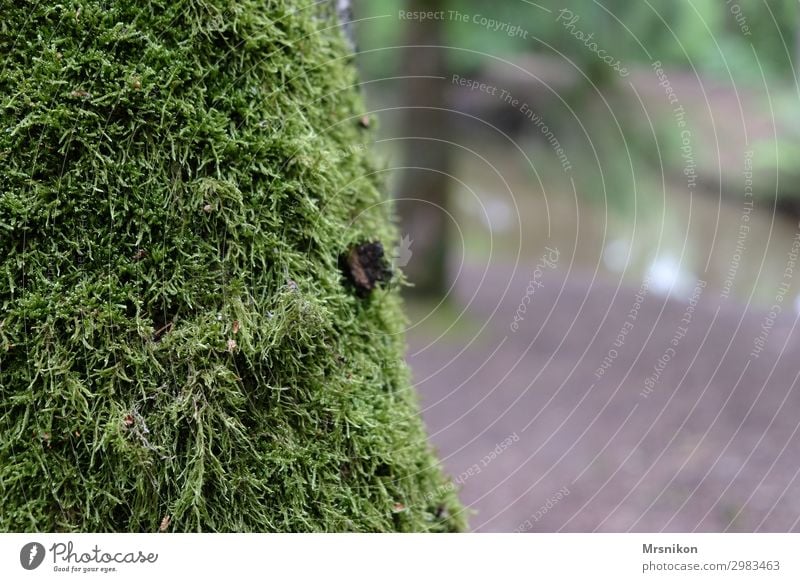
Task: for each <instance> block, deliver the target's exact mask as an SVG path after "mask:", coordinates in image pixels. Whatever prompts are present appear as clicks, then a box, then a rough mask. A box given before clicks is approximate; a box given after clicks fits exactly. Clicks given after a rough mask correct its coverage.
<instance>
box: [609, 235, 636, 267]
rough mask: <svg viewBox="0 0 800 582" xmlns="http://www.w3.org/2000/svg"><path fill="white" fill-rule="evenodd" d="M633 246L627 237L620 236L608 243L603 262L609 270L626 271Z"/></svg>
mask: <svg viewBox="0 0 800 582" xmlns="http://www.w3.org/2000/svg"><path fill="white" fill-rule="evenodd" d="M630 254H631V246H630V244H629V243H628V241H626V240H625V239H622V238H618V239H616V240H613V241H611V242H610V243H608V244H607V245H606V248H605V249H604V250H603V262H604V263H605V265H606V268H607V269H608V270H609V271H617V272H619V271H624V270H625V267H627V266H628V263H629V261H630V259H631V257H630Z"/></svg>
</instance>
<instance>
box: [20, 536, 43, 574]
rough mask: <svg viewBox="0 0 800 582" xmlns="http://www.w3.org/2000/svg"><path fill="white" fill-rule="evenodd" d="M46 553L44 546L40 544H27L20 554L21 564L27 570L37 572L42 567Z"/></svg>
mask: <svg viewBox="0 0 800 582" xmlns="http://www.w3.org/2000/svg"><path fill="white" fill-rule="evenodd" d="M44 553H45V552H44V546H43V545H42V544H40V543H39V542H30V543H27V544H25V545H24V546H22V549H21V550H20V552H19V563H20V564H22V567H23V568H25V569H26V570H35V569H36V568H38V567H39V566H41V565H42V562H43V561H44Z"/></svg>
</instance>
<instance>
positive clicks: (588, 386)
mask: <svg viewBox="0 0 800 582" xmlns="http://www.w3.org/2000/svg"><path fill="white" fill-rule="evenodd" d="M532 270H533V266H532V265H531V266H529V267H526V268H522V269H517V270H516V272H514V270H513V269H512V268H511V266H503V265H499V264H494V265H492V266H491V267H490V269H489V270H488V272H487V273H481V272H480V271H482V269H481V270H477V269H470V268H466V270H465V271H464V273H463V274H462V276H461V277H460V278H459V283H458V285H457V287H456V289H455V292H454V294H453V295H452V296H451V301H450V306H449V307H447V308H442V307H440V308H439V309H438V310H436V309H433V308H431V311H430V313H428V312H427V311H426V308H425V307H424V306H421V305H412V306H411V307H412V310H411V313H412V315H413V317H412V320H417V321H420V320H422V319H424V320H425V321H422V322H421V323H419V324H417V325H413V326H411V327H410V329H409V331H408V339H409V344H410V349H409V356H408V360H409V362H410V364H411V366H412V369H413V372H414V377H415V382H416V385H417V389H418V391H419V393H420V395H421V401H422V405H423V417H424V419H425V421H426V424H427V426H428V430H429V432H430V436H431V441H432V442H433V444H434V446H435V447H436V448H437V449H438V451H439V454H440V455H441V457H442V458H443V460H444V464H445V466H446V468H447V470H448V472H449V473H450V474H451V475H452V477H453V478H454V479H456V480H457V481H458V482H459V485H460V487H461V498H462V500H463V502H464V503H465V504H467V505H468V506H469V508H470V509H472V510H475V511H476V513H475V514H474V515H473V516H472V518H471V526H472V528H473V529H474V530H477V531H514V530H517V529H523V530H526V531H545V532H550V531H581V532H583V531H614V532H618V531H692V530H697V531H723V530H727V531H787V530H793V531H798V530H800V526H798V520H800V479H798V475H800V435H798V434H797V433H798V427H800V424H799V423H800V414H798V410H800V390H799V389H797V379H798V375H800V358H799V357H798V354H800V337H798V333H797V332H796V331H795V325H796V323H797V316H796V313H795V311H794V310H793V309H792V306H791V298H790V297H787V298H786V299H787V301H786V303H785V304H784V309H783V312H782V313H781V314H780V315H779V316H778V317H777V318H776V319H775V320H774V322H773V321H772V319H771V318H769V317H768V313H767V311H765V310H763V309H762V308H754V307H748V306H747V305H745V304H743V303H737V302H736V301H735V300H734V299H733V298H724V297H722V296H721V294H720V293H719V292H718V291H715V290H712V288H711V287H708V288H705V289H704V288H702V287H697V288H695V289H693V290H692V291H690V292H689V293H688V294H685V295H684V296H682V297H677V298H676V297H674V296H673V298H671V299H670V298H667V297H664V296H663V295H658V294H656V293H655V292H654V291H653V290H648V291H646V292H645V293H644V294H642V293H641V288H637V287H635V286H630V287H628V286H624V285H622V286H617V285H616V284H609V283H608V282H604V281H599V280H592V279H591V278H590V277H589V276H587V277H585V278H584V279H581V275H579V274H577V273H576V271H572V272H571V274H570V275H569V276H568V277H565V273H564V272H561V271H559V270H549V269H548V270H545V272H544V274H543V275H542V276H541V277H540V278H539V279H538V280H539V281H540V282H541V283H542V286H541V287H538V286H537V287H536V291H535V294H533V295H532V296H531V301H530V303H529V304H528V306H527V309H526V312H525V313H524V314H523V315H522V318H523V319H522V321H519V322H518V329H517V330H516V331H513V330H512V328H511V323H512V322H513V321H514V317H515V314H517V317H518V318H519V314H518V312H517V310H518V308H519V305H520V303H521V299H522V297H523V296H524V295H525V293H526V288H527V287H528V283H529V281H530V280H531V278H532V275H531V272H532ZM637 294H638V297H637ZM692 294H694V295H695V300H694V301H691V302H690V300H689V298H690V296H691V295H692ZM643 295H644V296H643ZM692 303H695V305H692ZM692 307H693V309H690V308H692ZM632 310H633V311H634V312H635V314H634V315H635V316H632V315H631V312H632ZM426 315H428V317H427V319H426V318H425V316H426ZM453 322H455V324H454V325H453V326H452V327H451V328H450V330H449V331H447V327H448V326H450V324H451V323H453ZM623 329H624V330H625V332H626V333H624V334H623V335H622V336H620V333H621V331H622V330H623ZM759 338H760V339H762V340H764V341H763V348H762V349H761V350H760V351H759V350H758V349H757V345H759V344H758V342H759ZM615 342H616V343H615ZM604 358H606V362H607V363H609V365H608V366H607V368H606V369H605V370H603V374H602V375H600V374H599V372H598V370H599V369H600V368H601V365H602V364H603V360H604ZM659 361H661V362H662V363H659Z"/></svg>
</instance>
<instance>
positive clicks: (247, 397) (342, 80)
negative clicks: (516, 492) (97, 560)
mask: <svg viewBox="0 0 800 582" xmlns="http://www.w3.org/2000/svg"><path fill="white" fill-rule="evenodd" d="M0 14H2V19H0V55H2V66H1V67H0V306H1V309H0V529H1V530H4V531H8V530H57V531H156V530H158V529H159V525H160V524H162V522H163V525H164V528H166V529H168V530H169V531H198V530H202V531H341V530H348V531H395V530H404V531H407V530H413V531H451V530H459V529H462V528H463V527H464V525H465V523H464V518H463V510H462V509H461V508H460V507H459V505H458V502H457V499H456V497H455V494H454V492H453V487H452V486H451V485H450V484H449V482H448V481H447V480H446V479H445V477H444V476H443V474H442V473H441V471H440V469H439V467H438V463H437V461H436V459H435V457H434V456H433V454H432V452H431V451H430V449H429V446H428V445H427V442H426V436H425V433H424V430H423V427H422V425H421V422H420V420H419V418H418V415H417V408H416V407H417V405H416V401H415V396H414V394H413V391H412V389H411V387H410V383H409V378H408V374H407V370H406V369H405V365H404V364H403V362H402V352H403V349H404V345H403V338H402V333H401V331H402V326H403V319H402V314H401V306H400V303H399V299H398V297H397V294H396V291H395V290H392V289H388V288H386V287H385V286H384V287H379V288H377V289H375V290H373V291H372V292H371V293H370V294H369V295H368V296H366V297H361V296H359V294H357V293H356V292H355V290H354V289H353V287H352V285H348V284H347V282H346V281H344V280H343V275H342V273H341V271H340V269H339V265H338V261H339V257H340V256H341V255H342V254H343V253H346V252H347V250H348V249H350V248H352V247H353V245H357V244H360V243H363V242H364V241H384V242H387V241H392V240H393V239H394V237H395V233H394V231H393V229H392V226H391V223H390V220H389V217H388V216H387V215H386V210H385V209H386V205H385V204H382V201H383V199H382V195H381V187H382V185H381V184H380V183H379V182H378V181H377V179H376V178H375V177H374V176H375V174H374V173H372V172H373V166H372V163H371V161H370V159H369V156H368V155H367V154H366V153H365V151H364V148H355V147H352V146H353V144H358V143H362V142H365V141H366V140H368V139H369V137H368V131H367V130H366V129H365V128H364V127H363V125H364V124H360V123H359V121H358V120H359V119H360V118H361V116H362V115H363V111H362V106H361V103H360V101H359V97H358V95H357V91H356V90H355V89H354V87H355V86H356V83H357V80H356V78H355V74H354V71H353V70H352V68H351V66H350V62H349V61H350V57H349V56H348V52H347V47H346V41H345V40H343V39H342V38H341V37H340V35H339V33H338V32H337V28H336V26H335V23H334V22H333V21H332V19H331V16H330V15H329V14H327V12H326V11H322V10H320V9H315V8H314V7H313V5H311V4H306V3H300V2H296V1H288V0H280V1H275V0H270V1H265V0H252V1H251V0H239V1H236V2H231V1H221V0H218V1H211V0H203V1H199V0H168V1H167V0H164V1H155V0H154V1H147V2H143V1H141V0H116V1H99V0H95V1H91V0H70V1H67V2H63V3H59V4H53V3H42V2H38V3H33V2H17V1H16V0H13V1H12V0H0ZM165 518H167V519H165Z"/></svg>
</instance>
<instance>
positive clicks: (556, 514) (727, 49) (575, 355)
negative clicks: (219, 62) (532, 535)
mask: <svg viewBox="0 0 800 582" xmlns="http://www.w3.org/2000/svg"><path fill="white" fill-rule="evenodd" d="M798 6H799V5H798V3H797V2H796V1H795V0H736V1H732V0H731V1H729V0H645V1H643V2H630V1H623V0H601V1H595V0H572V1H571V2H568V3H560V2H552V1H542V2H532V1H528V0H503V1H499V2H485V1H484V2H481V1H478V0H458V1H455V0H427V1H425V0H406V1H401V0H369V1H367V0H361V1H360V2H359V1H357V0H356V1H355V2H354V4H353V7H352V9H353V10H352V16H351V18H352V23H351V24H350V25H349V26H348V29H349V30H352V31H354V39H355V46H356V53H357V57H356V60H357V64H358V66H359V68H360V70H361V74H362V89H363V92H364V95H365V99H366V102H367V105H368V111H369V112H370V116H369V120H366V119H365V120H363V122H364V123H370V124H372V123H374V124H376V125H377V126H378V127H379V137H378V139H377V140H375V141H374V142H370V143H366V144H362V145H363V146H364V147H366V148H368V149H370V150H372V151H374V152H375V153H376V154H377V157H378V159H379V160H380V161H381V164H382V165H381V172H382V173H385V175H386V176H387V185H388V186H387V187H388V188H389V189H390V191H391V192H392V195H393V198H394V199H395V203H396V206H395V208H396V213H397V216H398V221H399V224H400V229H399V232H400V235H401V240H399V241H398V242H397V246H396V247H395V248H393V249H389V250H390V254H391V255H392V257H393V262H394V264H395V267H397V268H398V269H399V270H401V271H402V272H403V273H404V274H405V278H406V280H407V283H408V284H409V286H408V287H407V288H406V290H405V292H406V295H407V305H408V314H409V324H408V330H407V334H408V342H409V352H408V361H409V363H410V365H411V368H412V370H413V373H414V380H415V384H416V386H417V389H418V391H419V393H420V397H421V400H422V405H423V416H424V419H425V421H426V424H427V426H428V430H429V432H430V435H431V440H432V442H433V444H434V446H435V447H436V448H437V449H438V451H439V454H440V455H441V457H442V458H443V460H444V464H445V466H446V468H447V470H448V471H449V473H450V474H451V475H452V477H453V478H454V480H455V481H456V483H457V485H458V487H459V489H460V490H461V497H462V499H463V501H464V502H465V503H466V504H467V505H468V506H469V507H470V509H471V510H472V511H473V512H474V513H473V514H472V517H471V524H472V528H473V529H474V530H476V531H693V530H697V531H788V530H793V531H797V530H799V529H800V526H799V525H798V524H799V523H800V479H798V475H799V474H800V436H798V435H797V432H798V427H799V426H800V424H798V423H799V422H800V414H799V413H798V411H800V406H799V405H800V394H798V390H797V389H796V384H797V379H798V374H800V342H799V340H798V332H796V331H795V325H796V323H797V316H798V313H799V312H800V271H798V264H796V261H797V256H798V250H800V239H799V238H798V237H800V230H799V229H798V220H800V190H799V189H798V180H797V174H798V173H800V164H798V161H799V160H800V157H798V152H800V115H798V111H799V110H798V102H799V101H798V100H799V99H800V86H799V85H798V75H800V69H797V68H796V67H795V64H796V63H797V62H798V61H797V58H796V57H797V56H798V55H799V54H800V9H799V8H798Z"/></svg>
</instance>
